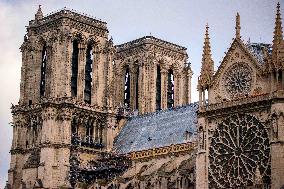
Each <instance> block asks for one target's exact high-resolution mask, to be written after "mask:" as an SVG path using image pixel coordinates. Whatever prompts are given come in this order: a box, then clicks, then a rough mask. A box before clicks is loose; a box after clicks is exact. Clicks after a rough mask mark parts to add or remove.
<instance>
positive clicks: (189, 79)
mask: <svg viewBox="0 0 284 189" xmlns="http://www.w3.org/2000/svg"><path fill="white" fill-rule="evenodd" d="M191 77H192V71H191V70H189V71H188V73H187V102H186V103H187V104H190V103H191Z"/></svg>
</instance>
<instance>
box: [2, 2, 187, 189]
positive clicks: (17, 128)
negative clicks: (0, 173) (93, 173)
mask: <svg viewBox="0 0 284 189" xmlns="http://www.w3.org/2000/svg"><path fill="white" fill-rule="evenodd" d="M108 33H109V32H108V29H107V26H106V23H105V22H102V21H99V20H97V19H94V18H91V17H89V16H86V15H82V14H79V13H76V12H75V11H73V10H68V9H63V10H60V11H57V12H55V13H52V14H50V15H47V16H43V13H42V10H41V7H39V9H38V11H37V13H36V14H35V19H34V20H31V21H30V22H29V25H28V27H27V34H26V35H25V37H24V42H23V44H22V46H21V48H20V49H21V52H22V68H21V85H20V99H19V104H18V105H16V106H13V107H12V114H13V144H12V147H11V163H10V169H9V173H8V183H7V187H8V188H13V189H14V188H35V187H37V188H71V187H74V186H75V185H76V178H77V175H76V174H77V173H78V169H79V168H78V167H76V166H77V163H78V162H79V163H78V164H80V167H84V166H86V165H87V164H88V163H89V162H90V161H93V160H95V159H99V158H101V157H104V154H105V153H108V152H109V151H111V149H112V146H113V140H114V137H115V136H116V135H117V133H118V132H119V130H120V129H121V128H122V127H123V125H124V124H125V121H126V118H127V116H128V115H131V114H132V113H133V112H134V111H136V110H138V112H139V114H143V113H147V112H153V111H155V110H156V98H157V97H156V91H155V90H156V88H157V87H156V83H155V82H153V81H154V80H155V78H156V73H157V71H156V70H157V65H160V66H161V73H162V74H161V75H162V77H161V82H162V83H163V85H161V88H162V92H160V93H161V95H162V96H161V97H160V98H161V99H160V101H161V102H162V103H163V105H162V106H161V107H160V109H166V108H167V107H166V106H167V95H168V93H167V90H166V89H164V88H165V87H167V85H168V84H167V83H168V82H170V81H172V80H175V83H176V85H172V87H173V86H174V89H173V91H172V93H171V95H172V97H173V96H174V97H173V99H171V100H172V104H171V105H172V106H171V107H173V106H180V105H182V104H187V103H189V102H190V80H191V75H192V71H191V69H190V67H189V65H188V64H187V58H188V56H187V53H186V48H184V47H180V46H178V45H175V44H172V43H169V42H166V41H163V40H160V39H157V38H154V37H152V36H151V37H144V38H141V39H138V40H136V42H137V43H136V42H129V43H126V44H123V45H118V46H114V45H113V42H112V39H109V38H108ZM125 65H129V67H130V68H131V69H130V76H129V78H131V83H130V86H131V90H130V91H129V93H130V98H129V99H130V101H131V102H130V103H129V104H126V103H125V99H124V94H125V90H124V88H125V84H124V83H125V81H124V80H125V76H126V73H125ZM134 67H137V68H138V70H139V71H138V72H139V73H137V72H135V70H134V69H133V68H134ZM169 69H172V70H173V75H172V78H170V79H171V80H168V75H167V73H168V70H169ZM128 74H129V73H128ZM135 74H136V75H135ZM134 76H135V77H134ZM135 78H139V81H140V80H141V82H140V83H139V84H137V89H136V88H135V87H136V83H137V82H138V80H137V79H136V80H135ZM172 82H173V81H172ZM183 86H186V87H185V88H184V87H183ZM136 91H139V93H135V92H136ZM129 93H128V94H129ZM160 93H159V94H160ZM136 99H138V100H139V102H138V101H137V104H138V103H139V107H138V106H137V107H135V106H134V104H136V102H134V101H135V100H136ZM149 101H151V103H146V102H149ZM128 105H130V106H128Z"/></svg>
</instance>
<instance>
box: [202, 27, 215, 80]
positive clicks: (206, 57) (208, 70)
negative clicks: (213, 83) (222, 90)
mask: <svg viewBox="0 0 284 189" xmlns="http://www.w3.org/2000/svg"><path fill="white" fill-rule="evenodd" d="M213 69H214V62H213V60H212V57H211V46H210V38H209V26H208V24H206V29H205V38H204V46H203V54H202V66H201V73H200V82H201V83H200V84H201V85H208V84H209V83H210V80H211V78H212V76H213V72H214V70H213Z"/></svg>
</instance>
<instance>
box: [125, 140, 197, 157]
mask: <svg viewBox="0 0 284 189" xmlns="http://www.w3.org/2000/svg"><path fill="white" fill-rule="evenodd" d="M195 147H196V144H195V143H192V142H188V143H182V144H172V145H170V146H165V147H161V148H153V149H148V150H142V151H135V152H131V153H129V154H128V155H129V156H130V158H131V159H132V160H138V159H144V158H154V157H156V156H163V155H168V154H176V153H181V152H188V151H193V150H194V149H195Z"/></svg>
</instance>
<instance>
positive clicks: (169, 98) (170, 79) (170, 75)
mask: <svg viewBox="0 0 284 189" xmlns="http://www.w3.org/2000/svg"><path fill="white" fill-rule="evenodd" d="M167 105H168V108H172V107H173V106H174V73H173V70H172V69H169V71H168V92H167Z"/></svg>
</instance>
